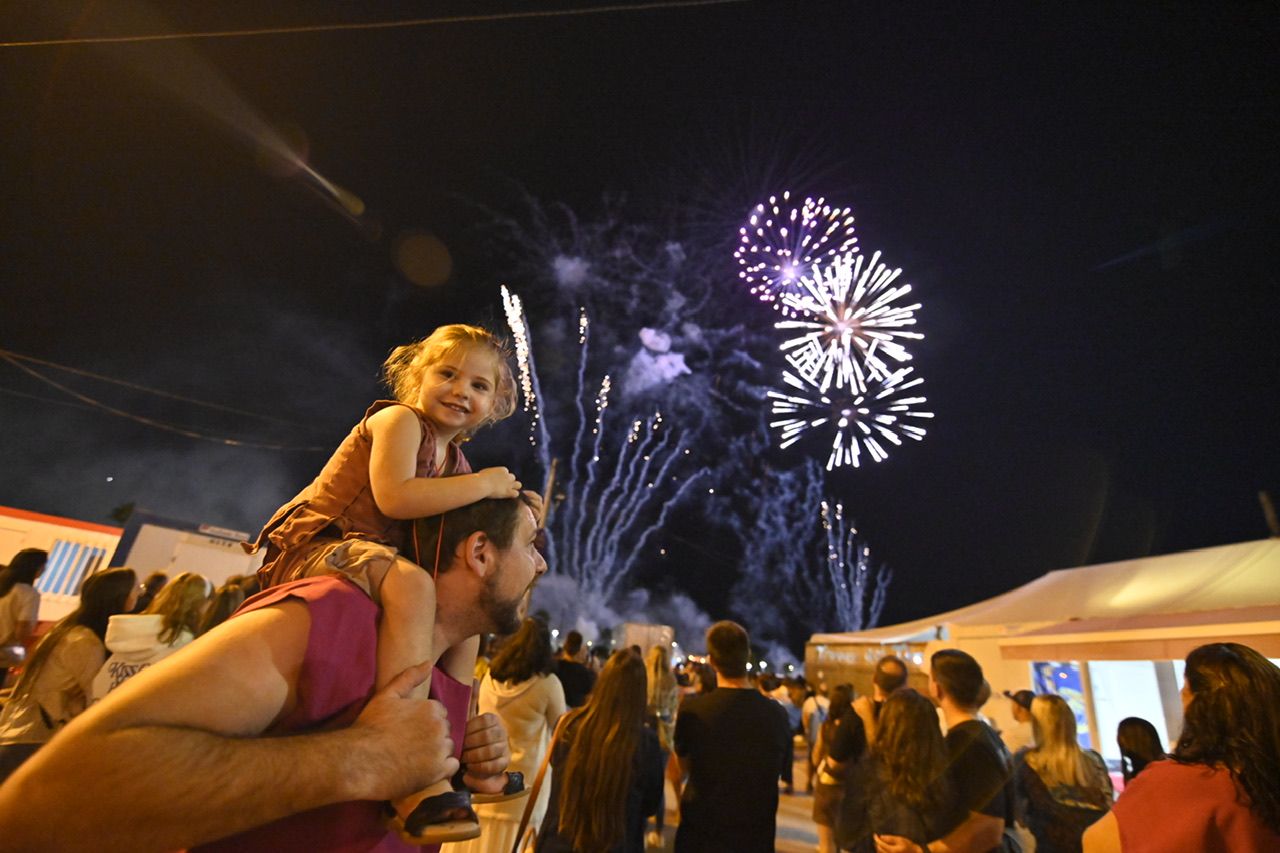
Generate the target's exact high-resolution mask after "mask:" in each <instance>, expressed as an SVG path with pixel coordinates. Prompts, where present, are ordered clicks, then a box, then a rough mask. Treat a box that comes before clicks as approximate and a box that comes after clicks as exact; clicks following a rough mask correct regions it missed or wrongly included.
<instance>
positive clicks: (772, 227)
mask: <svg viewBox="0 0 1280 853" xmlns="http://www.w3.org/2000/svg"><path fill="white" fill-rule="evenodd" d="M738 234H739V238H740V239H739V241H738V248H737V249H735V250H734V253H733V256H734V257H735V258H737V260H738V265H739V266H740V267H741V269H739V270H738V277H739V278H741V279H742V280H743V281H744V282H746V283H747V284H748V285H750V286H751V293H752V294H754V295H755V296H757V297H758V298H759V299H760V301H762V302H768V303H772V304H773V306H774V307H775V308H777V309H778V310H780V311H782V312H783V313H784V314H786V315H787V316H794V312H795V309H794V308H791V307H789V306H787V305H786V304H784V303H783V302H782V301H781V297H782V296H783V295H784V294H788V293H794V292H796V291H797V290H798V289H799V288H800V282H801V281H802V280H804V279H806V278H809V277H810V276H812V274H813V267H814V264H815V263H817V262H819V261H821V260H822V259H824V258H827V257H830V256H837V255H845V254H848V253H850V252H855V251H857V245H858V238H857V237H856V236H854V233H853V212H852V211H851V210H850V209H849V208H847V207H841V208H836V207H831V206H830V205H829V204H827V203H826V201H825V200H824V199H822V198H818V199H812V198H806V199H805V200H804V203H803V204H801V205H799V206H798V207H797V206H796V205H795V204H793V203H792V200H791V192H790V191H787V192H784V193H783V194H782V196H781V197H778V196H770V197H769V201H768V202H767V203H761V204H757V205H756V206H755V209H754V210H752V211H751V216H750V218H748V220H747V224H746V225H744V226H742V228H740V229H738Z"/></svg>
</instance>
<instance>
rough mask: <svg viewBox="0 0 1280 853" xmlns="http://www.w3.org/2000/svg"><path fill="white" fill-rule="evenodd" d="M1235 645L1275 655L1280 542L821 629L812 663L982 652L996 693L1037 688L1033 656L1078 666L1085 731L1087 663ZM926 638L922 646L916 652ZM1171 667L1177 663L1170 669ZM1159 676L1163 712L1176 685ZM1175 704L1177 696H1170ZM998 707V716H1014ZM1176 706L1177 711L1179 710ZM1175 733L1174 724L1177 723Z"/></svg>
mask: <svg viewBox="0 0 1280 853" xmlns="http://www.w3.org/2000/svg"><path fill="white" fill-rule="evenodd" d="M1215 641H1232V642H1239V643H1244V644H1245V645H1248V646H1251V647H1253V648H1255V649H1257V650H1258V651H1260V652H1262V653H1263V654H1265V655H1267V656H1268V657H1273V658H1275V657H1280V539H1264V540H1261V541H1256V542H1241V543H1238V544H1235V545H1223V546H1220V547H1216V548H1203V549H1200V550H1196V551H1185V552H1182V553H1179V554H1168V555H1165V556H1160V557H1144V558H1142V559H1137V560H1124V561H1121V562H1116V563H1104V564H1100V565H1096V566H1084V567H1082V568H1078V569H1060V570H1058V571H1053V572H1049V573H1048V574H1046V575H1044V576H1042V577H1040V578H1037V579H1036V580H1034V581H1031V582H1030V583H1028V584H1024V585H1023V586H1020V587H1018V588H1016V589H1013V590H1010V591H1009V592H1006V593H1003V594H1002V595H997V596H995V597H994V598H989V599H987V600H986V601H979V602H977V603H975V604H971V605H969V606H967V607H961V608H959V609H957V610H951V611H948V612H946V613H940V614H938V615H937V616H931V617H928V618H926V619H919V620H916V621H914V622H906V623H903V624H900V625H890V626H887V627H883V628H874V629H871V630H869V631H858V632H853V633H847V634H814V635H813V636H812V637H811V638H810V640H809V650H808V654H806V663H807V664H808V663H809V662H810V661H812V662H813V663H814V664H815V665H816V666H817V667H819V668H820V667H822V666H823V665H824V663H825V664H827V665H829V666H836V667H838V666H839V665H840V663H841V662H844V663H846V664H847V663H848V662H850V661H858V662H861V661H864V660H866V661H869V660H871V659H872V658H874V657H878V656H879V655H880V654H883V653H886V652H887V651H888V650H887V649H886V648H885V647H896V648H897V649H898V650H900V651H901V650H904V649H912V650H918V656H913V657H917V662H918V663H920V664H922V665H925V666H927V660H928V655H929V654H931V653H932V652H933V651H934V650H936V649H940V648H946V647H953V648H961V649H964V650H966V651H968V652H970V653H971V654H973V655H974V657H976V658H977V659H978V660H979V661H980V662H981V663H982V666H983V669H984V671H986V673H987V677H988V680H989V681H990V682H991V684H992V687H993V688H994V689H995V690H996V692H997V694H998V693H999V692H1000V691H1002V690H1020V689H1024V688H1028V687H1030V686H1031V672H1030V667H1029V666H1028V665H1027V662H1029V661H1079V662H1080V663H1081V671H1082V675H1083V678H1084V689H1085V694H1086V695H1085V701H1086V707H1087V712H1088V715H1089V722H1090V727H1091V728H1092V729H1094V730H1095V731H1096V730H1097V721H1096V709H1095V708H1094V702H1093V697H1092V696H1091V695H1090V694H1091V690H1090V686H1089V676H1088V671H1089V667H1088V666H1087V665H1085V664H1086V663H1087V662H1089V661H1174V660H1180V659H1182V658H1184V657H1185V656H1186V654H1187V653H1188V652H1189V651H1190V650H1191V649H1193V648H1195V647H1196V646H1199V645H1202V644H1204V643H1208V642H1215ZM921 644H923V648H921ZM1170 671H1171V670H1170ZM1168 681H1169V679H1168V678H1167V677H1166V678H1164V679H1163V681H1162V683H1161V692H1162V694H1166V695H1163V699H1164V700H1165V702H1164V704H1165V710H1166V716H1167V717H1168V718H1169V722H1170V723H1172V722H1174V721H1175V720H1176V714H1175V713H1173V712H1172V711H1171V710H1170V709H1169V708H1168V704H1169V702H1168V699H1169V697H1168V696H1167V693H1168V691H1169V689H1170V688H1171V687H1172V689H1173V690H1174V693H1175V694H1176V686H1177V685H1176V682H1175V683H1173V684H1172V685H1170V684H1168V683H1164V682H1168ZM1175 703H1176V702H1175ZM1006 704H1007V703H993V705H992V706H989V708H988V709H987V712H988V713H991V712H992V711H994V712H995V715H996V716H997V720H998V722H1003V721H1001V720H1000V719H999V717H1000V716H1001V715H1004V714H1007V710H1006V709H1005V708H1004V705H1006ZM1177 710H1179V711H1180V709H1177ZM1171 728H1172V726H1171Z"/></svg>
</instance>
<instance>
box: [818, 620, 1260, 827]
mask: <svg viewBox="0 0 1280 853" xmlns="http://www.w3.org/2000/svg"><path fill="white" fill-rule="evenodd" d="M1185 672H1186V675H1185V683H1184V686H1183V690H1182V702H1183V712H1184V717H1183V724H1182V731H1181V734H1180V735H1179V737H1178V739H1177V742H1176V744H1175V745H1174V747H1173V749H1172V750H1171V751H1170V752H1169V753H1168V754H1167V755H1166V753H1165V750H1164V748H1163V746H1162V744H1161V743H1160V739H1159V736H1158V734H1157V733H1156V730H1155V727H1154V726H1152V724H1151V723H1149V722H1148V721H1146V720H1143V719H1141V718H1137V717H1130V718H1126V719H1124V720H1123V721H1122V722H1121V723H1120V725H1119V727H1118V731H1117V732H1116V741H1117V746H1118V747H1119V751H1120V754H1121V756H1122V758H1121V762H1120V767H1119V770H1120V773H1121V774H1122V777H1123V779H1124V782H1125V787H1124V791H1123V793H1122V794H1121V795H1120V796H1119V797H1118V798H1117V797H1116V794H1115V790H1114V786H1113V783H1112V779H1111V772H1110V769H1109V768H1108V766H1107V764H1106V762H1105V761H1104V760H1103V758H1102V756H1101V755H1099V754H1098V753H1097V752H1096V751H1094V750H1091V749H1086V748H1083V747H1082V746H1081V745H1080V738H1079V737H1078V732H1077V724H1076V713H1075V711H1074V710H1073V709H1072V707H1071V706H1070V704H1069V703H1068V701H1067V700H1066V699H1065V698H1063V697H1062V696H1059V695H1056V694H1041V695H1036V694H1034V693H1032V692H1031V691H1025V690H1023V691H1017V692H1014V693H1006V694H1005V695H1006V696H1007V697H1008V698H1009V700H1010V701H1011V702H1012V703H1013V706H1014V708H1015V709H1016V710H1015V715H1014V719H1015V721H1018V722H1021V721H1023V720H1025V721H1026V723H1027V724H1028V725H1029V729H1030V738H1029V741H1028V742H1027V743H1026V745H1025V746H1021V747H1017V748H1015V749H1014V750H1013V751H1011V750H1010V749H1009V746H1008V745H1007V742H1009V741H1012V742H1014V743H1015V744H1016V743H1018V742H1019V740H1020V737H1021V735H1020V733H1019V732H1018V731H1017V727H1016V726H1015V727H1014V730H1013V731H1010V732H1006V733H1005V738H1004V739H1002V738H1001V736H1000V735H999V734H998V733H997V732H996V731H995V730H994V729H993V727H992V726H991V725H990V724H989V722H988V721H987V719H986V718H985V717H983V715H982V714H981V708H982V706H983V705H984V704H985V702H986V701H987V699H988V698H989V697H990V695H991V691H990V687H989V685H988V683H987V682H986V680H985V678H984V677H983V673H982V669H981V666H980V665H979V664H978V662H977V661H976V660H974V659H973V658H972V657H971V656H970V655H968V654H966V653H965V652H963V651H960V650H956V649H944V650H941V651H938V652H936V653H935V654H934V655H933V656H932V659H931V660H930V666H929V682H928V683H929V694H928V695H925V694H922V693H920V692H917V691H916V690H914V689H912V688H910V687H907V686H905V682H906V667H905V665H904V664H903V663H902V662H901V661H899V660H898V659H897V658H894V657H886V658H883V659H882V660H881V661H880V662H879V663H878V664H877V667H876V673H875V678H874V685H875V686H874V692H873V696H872V697H867V698H866V700H865V701H862V702H860V701H859V700H855V699H852V698H851V690H850V688H849V687H848V686H847V685H840V686H837V687H836V688H834V689H832V690H831V691H830V695H829V710H828V712H827V718H826V720H825V722H823V723H822V725H821V727H820V729H819V733H818V735H817V741H816V744H815V750H814V755H815V765H816V766H815V769H814V774H815V779H816V788H815V796H814V821H815V823H816V824H817V825H818V829H819V850H820V851H824V853H828V851H830V853H834V851H836V850H845V851H856V853H871V851H875V853H899V852H900V851H913V853H914V851H935V853H936V852H937V851H959V850H963V851H982V853H985V851H1010V853H1020V852H1021V853H1026V851H1030V850H1035V851H1039V853H1114V851H1121V850H1123V851H1125V853H1132V851H1146V850H1150V851H1172V850H1197V851H1221V853H1227V851H1252V852H1253V853H1261V851H1265V850H1280V774H1277V772H1276V768H1277V767H1280V718H1278V717H1277V716H1276V714H1275V713H1274V711H1273V709H1274V708H1276V707H1280V704H1277V703H1280V668H1277V667H1276V665H1275V664H1274V663H1272V662H1271V661H1269V660H1267V659H1266V658H1265V657H1263V656H1262V655H1261V654H1259V653H1258V652H1256V651H1255V650H1253V649H1251V648H1248V647H1246V646H1242V645H1239V644H1235V643H1212V644H1208V645H1205V646H1201V647H1199V648H1197V649H1195V650H1194V651H1192V652H1191V654H1190V655H1189V656H1188V657H1187V660H1186V670H1185ZM860 705H861V707H859V706H860ZM1019 711H1020V712H1021V713H1018V712H1019ZM939 717H941V720H940V719H939ZM848 744H853V745H854V750H853V751H854V753H856V754H854V755H852V757H851V756H850V754H849V753H848V752H847V751H846V745H848ZM851 759H852V760H851Z"/></svg>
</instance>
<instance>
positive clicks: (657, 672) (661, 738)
mask: <svg viewBox="0 0 1280 853" xmlns="http://www.w3.org/2000/svg"><path fill="white" fill-rule="evenodd" d="M644 671H645V678H646V682H647V696H648V704H647V707H646V713H647V720H648V723H649V725H651V726H652V727H653V730H654V732H655V733H656V734H657V735H658V745H659V746H661V747H662V763H663V765H664V766H665V767H666V775H667V776H668V777H670V778H671V780H672V783H673V784H674V785H675V786H676V789H675V790H676V795H677V802H678V801H679V794H680V782H681V778H680V775H681V774H680V764H679V762H678V761H677V760H676V758H675V755H674V754H673V753H672V744H673V743H674V741H673V738H674V735H675V730H676V707H677V706H678V705H679V703H680V688H679V686H678V685H677V684H676V677H675V674H674V673H672V672H671V655H670V652H669V651H668V649H667V647H666V646H664V645H662V644H658V645H655V646H653V647H652V648H650V649H649V654H648V655H647V656H646V657H645V660H644ZM664 787H665V786H664ZM665 793H666V792H665V790H664V791H662V794H663V795H662V796H659V797H658V808H657V809H656V810H655V811H654V813H653V819H654V828H653V830H652V831H651V832H650V833H649V835H648V836H647V837H646V843H648V845H649V846H650V847H661V846H662V833H663V830H664V827H665V824H666V811H667V807H666V802H665V799H666V797H665Z"/></svg>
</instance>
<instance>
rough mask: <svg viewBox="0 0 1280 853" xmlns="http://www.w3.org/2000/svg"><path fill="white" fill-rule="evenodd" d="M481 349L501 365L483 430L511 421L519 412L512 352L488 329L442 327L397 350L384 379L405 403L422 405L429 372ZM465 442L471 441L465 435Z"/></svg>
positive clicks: (385, 364)
mask: <svg viewBox="0 0 1280 853" xmlns="http://www.w3.org/2000/svg"><path fill="white" fill-rule="evenodd" d="M473 347H477V348H480V349H486V350H488V351H489V352H491V353H493V357H494V361H495V363H496V364H497V376H495V377H494V387H493V411H491V412H490V413H489V417H488V418H486V419H485V421H484V423H482V424H480V426H488V425H489V424H494V423H497V422H498V421H500V420H502V419H504V418H509V417H511V416H512V415H513V414H515V411H516V380H515V377H514V376H513V375H512V373H511V350H510V348H509V347H508V346H507V343H506V341H504V340H502V339H501V338H499V337H498V336H497V335H495V334H494V333H493V332H490V331H489V330H488V329H482V328H480V327H479V326H467V325H464V324H462V323H454V324H452V325H449V326H441V327H440V328H438V329H436V330H435V331H434V332H432V333H431V334H430V335H428V336H427V337H425V338H423V339H422V340H420V341H414V342H413V343H409V344H405V345H404V346H399V347H396V348H395V349H393V350H392V351H391V355H389V356H387V360H386V361H385V362H383V363H382V378H383V381H384V382H386V383H387V387H388V388H390V389H391V393H392V395H394V396H395V398H396V399H397V400H399V401H400V402H401V403H405V404H406V405H409V406H416V405H418V397H419V396H420V395H421V393H422V378H423V376H424V375H425V374H426V371H427V368H429V367H430V366H431V365H433V364H436V363H438V362H440V361H443V360H444V359H446V358H448V357H449V356H450V355H452V354H453V353H455V352H458V351H459V350H462V349H470V348H473ZM460 437H461V438H469V437H470V434H469V433H465V434H463V435H461V436H460Z"/></svg>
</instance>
